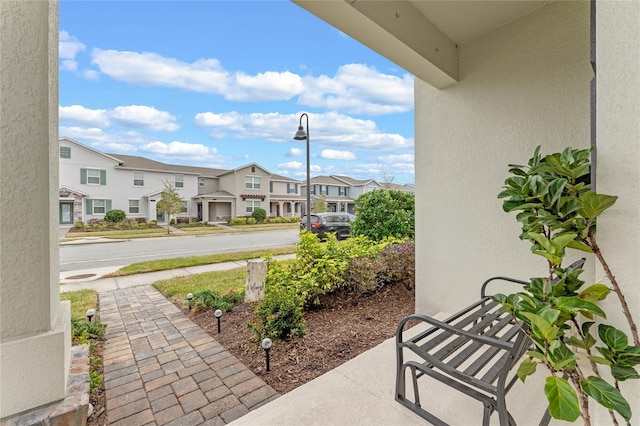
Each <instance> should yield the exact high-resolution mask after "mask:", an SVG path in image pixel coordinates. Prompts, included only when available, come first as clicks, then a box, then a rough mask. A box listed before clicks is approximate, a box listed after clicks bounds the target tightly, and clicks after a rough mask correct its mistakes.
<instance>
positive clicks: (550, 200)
mask: <svg viewBox="0 0 640 426" xmlns="http://www.w3.org/2000/svg"><path fill="white" fill-rule="evenodd" d="M566 184H567V180H566V179H554V180H552V181H551V182H550V183H549V187H548V190H547V195H546V196H545V202H546V203H547V204H548V205H549V206H555V204H556V203H557V202H558V200H559V199H560V197H561V196H562V191H564V186H565V185H566Z"/></svg>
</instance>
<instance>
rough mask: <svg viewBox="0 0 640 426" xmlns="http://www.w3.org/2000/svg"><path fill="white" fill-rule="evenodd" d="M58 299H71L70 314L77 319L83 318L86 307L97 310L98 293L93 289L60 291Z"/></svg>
mask: <svg viewBox="0 0 640 426" xmlns="http://www.w3.org/2000/svg"><path fill="white" fill-rule="evenodd" d="M60 300H70V301H71V316H72V317H73V318H77V319H85V318H86V317H87V316H86V314H87V309H95V310H96V312H98V293H97V292H96V291H95V290H88V289H84V290H78V291H68V292H64V293H60Z"/></svg>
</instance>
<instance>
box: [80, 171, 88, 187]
mask: <svg viewBox="0 0 640 426" xmlns="http://www.w3.org/2000/svg"><path fill="white" fill-rule="evenodd" d="M80 183H81V184H83V185H86V184H87V169H80Z"/></svg>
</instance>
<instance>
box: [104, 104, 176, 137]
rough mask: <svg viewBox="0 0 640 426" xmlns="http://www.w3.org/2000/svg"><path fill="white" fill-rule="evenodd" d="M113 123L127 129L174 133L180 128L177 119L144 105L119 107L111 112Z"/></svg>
mask: <svg viewBox="0 0 640 426" xmlns="http://www.w3.org/2000/svg"><path fill="white" fill-rule="evenodd" d="M110 115H111V118H112V119H113V121H115V122H117V123H118V124H120V125H123V126H125V127H133V128H143V129H148V130H159V131H167V132H173V131H176V130H178V129H179V128H180V126H178V125H177V124H176V123H175V120H176V117H175V116H173V115H171V114H169V113H168V112H166V111H158V110H157V109H155V108H153V107H149V106H144V105H128V106H119V107H116V108H114V109H113V111H112V112H111V114H110Z"/></svg>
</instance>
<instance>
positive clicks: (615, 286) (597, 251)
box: [588, 229, 640, 346]
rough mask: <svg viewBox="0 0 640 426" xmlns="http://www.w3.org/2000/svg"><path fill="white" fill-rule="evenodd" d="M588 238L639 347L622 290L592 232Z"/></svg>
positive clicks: (636, 332) (639, 339) (638, 339)
mask: <svg viewBox="0 0 640 426" xmlns="http://www.w3.org/2000/svg"><path fill="white" fill-rule="evenodd" d="M588 238H589V245H590V246H591V249H592V250H593V253H594V254H595V255H596V257H597V258H598V261H600V264H601V265H602V267H603V268H604V272H605V274H607V277H608V278H609V281H611V285H612V286H613V291H615V292H616V294H617V295H618V299H620V304H621V305H622V312H624V316H625V317H626V318H627V322H628V323H629V328H631V335H632V336H633V342H634V344H635V345H636V346H639V345H640V338H638V327H636V323H635V322H634V321H633V317H632V316H631V312H630V311H629V305H627V301H626V299H625V298H624V294H622V290H621V289H620V286H619V285H618V282H617V281H616V277H615V276H614V275H613V273H612V272H611V269H609V265H608V264H607V262H606V261H605V260H604V257H603V256H602V252H601V251H600V247H598V243H597V242H596V238H595V235H594V234H593V230H591V229H589V236H588Z"/></svg>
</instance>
